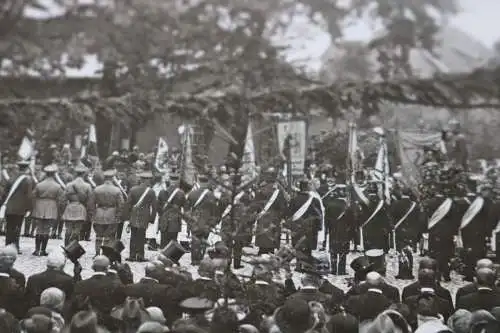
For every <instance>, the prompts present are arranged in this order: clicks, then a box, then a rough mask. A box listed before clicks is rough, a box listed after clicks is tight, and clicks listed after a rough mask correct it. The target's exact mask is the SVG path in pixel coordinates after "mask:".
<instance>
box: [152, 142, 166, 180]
mask: <svg viewBox="0 0 500 333" xmlns="http://www.w3.org/2000/svg"><path fill="white" fill-rule="evenodd" d="M155 168H156V170H158V171H159V172H161V173H166V172H168V171H169V170H168V144H167V141H166V140H165V139H163V138H158V148H157V149H156V156H155Z"/></svg>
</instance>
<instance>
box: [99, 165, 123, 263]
mask: <svg viewBox="0 0 500 333" xmlns="http://www.w3.org/2000/svg"><path fill="white" fill-rule="evenodd" d="M113 175H114V172H113V171H109V170H108V171H106V172H105V175H104V176H105V177H106V180H105V181H104V183H103V184H102V185H99V186H97V187H96V188H95V189H94V198H95V215H94V221H93V222H94V231H95V234H96V241H95V251H96V254H98V253H99V251H100V248H101V246H102V245H103V244H104V243H105V242H107V241H109V240H114V239H116V231H117V229H118V224H119V223H120V219H121V213H122V207H123V203H124V200H123V195H122V193H121V191H120V189H119V188H118V187H116V186H115V185H114V184H113V181H112V177H113Z"/></svg>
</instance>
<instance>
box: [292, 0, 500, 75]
mask: <svg viewBox="0 0 500 333" xmlns="http://www.w3.org/2000/svg"><path fill="white" fill-rule="evenodd" d="M415 1H418V0H415ZM460 1H461V5H462V9H463V12H462V13H461V14H459V15H458V16H456V17H454V18H453V19H452V20H451V21H450V23H451V24H453V25H455V26H457V27H460V28H461V29H462V30H464V31H466V32H468V33H469V34H470V35H471V36H473V37H475V38H477V39H479V40H480V41H481V42H483V43H484V44H485V45H486V46H488V47H490V46H492V45H493V43H495V42H496V41H497V40H499V39H500V0H460ZM371 34H372V29H370V28H369V27H368V25H367V24H363V23H360V24H358V25H356V26H354V27H352V28H349V29H348V30H347V31H346V34H345V35H346V38H348V39H357V40H366V39H369V38H370V36H371ZM287 39H290V41H291V44H292V45H293V48H292V49H291V50H290V52H288V54H287V58H288V59H290V60H293V61H297V63H299V64H307V67H309V68H310V69H312V70H317V69H319V66H320V58H321V55H322V54H323V53H324V52H325V51H326V49H327V48H328V47H329V38H328V36H327V35H326V34H325V33H324V32H322V31H321V30H320V29H316V28H315V27H311V26H309V27H307V25H305V24H303V22H302V23H300V22H297V23H296V24H295V26H294V27H293V28H292V29H290V33H289V36H288V38H287Z"/></svg>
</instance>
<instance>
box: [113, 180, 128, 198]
mask: <svg viewBox="0 0 500 333" xmlns="http://www.w3.org/2000/svg"><path fill="white" fill-rule="evenodd" d="M113 182H114V183H115V185H116V186H117V187H118V188H119V189H120V191H121V192H122V194H123V196H124V197H125V198H128V195H127V192H125V190H124V189H123V187H122V184H121V181H119V180H118V178H116V177H113Z"/></svg>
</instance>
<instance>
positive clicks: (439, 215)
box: [427, 198, 453, 229]
mask: <svg viewBox="0 0 500 333" xmlns="http://www.w3.org/2000/svg"><path fill="white" fill-rule="evenodd" d="M452 204H453V200H451V199H450V198H446V199H445V200H444V201H443V202H442V203H441V205H439V207H438V208H437V209H436V211H435V212H434V213H433V214H432V216H431V218H430V219H429V222H428V224H427V229H432V228H433V227H434V226H435V225H436V224H437V223H438V222H439V221H441V220H442V219H443V217H445V216H446V214H448V212H449V211H450V209H451V205H452Z"/></svg>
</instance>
